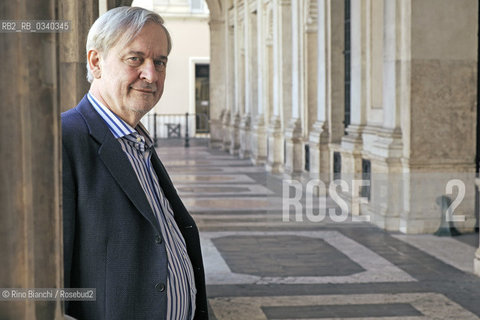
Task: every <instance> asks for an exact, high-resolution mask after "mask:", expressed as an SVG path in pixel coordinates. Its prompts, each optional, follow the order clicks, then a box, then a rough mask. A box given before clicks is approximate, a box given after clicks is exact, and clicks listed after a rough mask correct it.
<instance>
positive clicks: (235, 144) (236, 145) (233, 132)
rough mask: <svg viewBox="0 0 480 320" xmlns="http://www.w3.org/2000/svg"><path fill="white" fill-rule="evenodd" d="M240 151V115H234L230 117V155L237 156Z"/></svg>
mask: <svg viewBox="0 0 480 320" xmlns="http://www.w3.org/2000/svg"><path fill="white" fill-rule="evenodd" d="M239 149H240V115H239V114H238V113H236V114H235V115H233V116H232V121H231V123H230V150H229V152H230V154H231V155H235V156H236V155H238V150H239Z"/></svg>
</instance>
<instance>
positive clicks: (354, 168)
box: [207, 0, 478, 234]
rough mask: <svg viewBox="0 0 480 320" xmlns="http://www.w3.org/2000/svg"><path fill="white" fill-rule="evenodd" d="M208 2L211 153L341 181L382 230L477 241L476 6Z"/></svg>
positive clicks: (440, 0)
mask: <svg viewBox="0 0 480 320" xmlns="http://www.w3.org/2000/svg"><path fill="white" fill-rule="evenodd" d="M207 2H208V3H209V6H210V7H211V8H210V12H211V17H210V31H211V39H212V44H211V57H212V58H211V60H212V65H211V68H212V71H214V73H215V74H214V75H212V79H211V87H212V96H213V99H212V102H211V108H212V109H211V114H212V119H211V128H212V129H211V146H212V147H215V148H222V149H224V150H225V151H228V152H230V153H231V154H235V155H238V156H239V157H241V158H250V159H251V160H252V161H253V162H254V163H255V164H258V165H264V166H265V168H266V169H267V170H268V171H270V172H272V173H279V174H282V175H285V176H286V177H288V178H290V179H292V178H293V179H298V180H300V181H303V182H304V183H305V182H307V181H311V180H312V179H319V180H321V181H322V182H323V183H324V184H325V185H327V186H328V185H329V184H331V183H332V182H334V181H337V182H339V181H345V182H346V184H347V187H346V190H347V192H344V193H345V194H344V196H345V197H346V198H347V199H348V200H350V201H349V203H354V202H355V201H356V202H357V203H358V202H360V203H361V205H360V210H353V211H352V214H354V215H359V216H364V217H366V219H367V220H369V221H371V222H372V223H374V224H376V225H378V226H379V227H381V228H384V229H386V230H390V231H401V232H403V233H409V234H410V233H433V232H435V231H436V230H437V229H438V228H439V226H440V225H441V222H442V219H443V220H445V218H442V216H445V214H447V215H448V214H449V212H452V211H453V213H454V215H453V217H451V218H450V220H453V222H452V223H453V224H454V226H455V227H456V228H457V229H459V230H460V231H463V232H468V231H472V230H474V228H475V225H476V217H475V208H474V207H475V182H474V180H475V171H476V156H477V152H476V135H477V63H478V58H477V54H478V36H477V33H478V2H477V1H475V0H460V1H455V3H453V2H452V1H450V0H392V1H382V0H310V1H308V0H304V1H300V0H228V1H221V2H220V1H207ZM212 8H213V9H212ZM460 22H461V23H460ZM213 88H214V89H213ZM357 180H361V181H360V182H358V181H357ZM359 184H360V186H359ZM322 190H323V189H322ZM357 190H358V191H357ZM445 197H448V198H445ZM442 201H443V202H442ZM445 201H446V202H445ZM351 208H353V206H352V207H351Z"/></svg>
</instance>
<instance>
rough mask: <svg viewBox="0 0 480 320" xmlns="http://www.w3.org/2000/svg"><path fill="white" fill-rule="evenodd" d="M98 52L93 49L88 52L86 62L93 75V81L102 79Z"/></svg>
mask: <svg viewBox="0 0 480 320" xmlns="http://www.w3.org/2000/svg"><path fill="white" fill-rule="evenodd" d="M100 59H101V58H100V52H98V51H97V50H95V49H90V50H88V53H87V60H88V67H89V68H90V71H91V72H92V74H93V77H94V78H95V79H100V78H101V77H102V68H101V65H100Z"/></svg>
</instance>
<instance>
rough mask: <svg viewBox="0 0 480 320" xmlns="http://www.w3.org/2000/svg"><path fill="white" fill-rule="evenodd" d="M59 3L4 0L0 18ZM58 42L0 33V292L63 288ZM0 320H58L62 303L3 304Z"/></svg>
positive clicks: (43, 12)
mask: <svg viewBox="0 0 480 320" xmlns="http://www.w3.org/2000/svg"><path fill="white" fill-rule="evenodd" d="M56 5H57V1H54V0H39V1H29V2H26V1H21V2H20V3H18V2H5V1H4V2H2V3H1V4H0V12H2V18H3V19H8V20H23V19H25V18H29V19H37V20H43V19H51V20H58V19H60V18H61V17H59V16H58V15H57V12H56V10H55V9H56ZM59 48H60V46H59V40H58V35H57V34H54V33H16V32H13V33H1V34H0V59H1V61H2V72H1V73H0V83H1V85H0V97H1V98H2V117H1V118H0V133H1V138H0V139H1V143H0V155H1V158H2V166H1V170H0V183H1V185H0V211H1V214H0V243H1V246H0V257H1V258H0V259H1V272H0V287H3V288H62V287H63V252H62V242H63V241H62V213H61V203H60V201H61V199H60V189H61V174H60V172H61V142H60V99H59V91H58V84H59V78H58V75H59V67H58V66H59ZM0 318H1V319H29V320H30V319H31V320H40V319H55V320H60V319H63V318H64V316H63V303H62V301H60V300H56V301H33V300H20V301H15V302H13V301H11V302H2V303H1V307H0Z"/></svg>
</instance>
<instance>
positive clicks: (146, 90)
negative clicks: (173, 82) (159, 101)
mask: <svg viewBox="0 0 480 320" xmlns="http://www.w3.org/2000/svg"><path fill="white" fill-rule="evenodd" d="M131 89H133V90H135V91H139V92H142V93H151V94H154V93H155V92H156V90H153V89H148V88H133V87H132V88H131Z"/></svg>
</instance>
